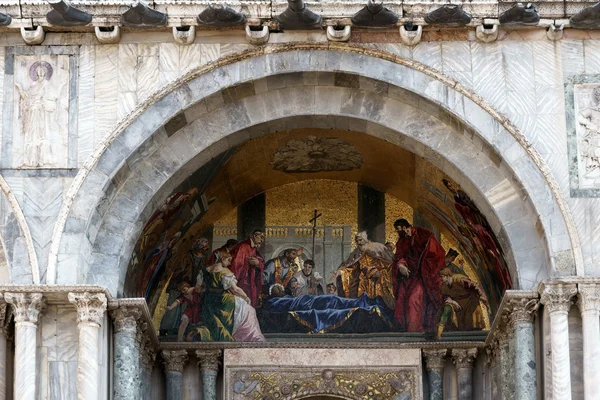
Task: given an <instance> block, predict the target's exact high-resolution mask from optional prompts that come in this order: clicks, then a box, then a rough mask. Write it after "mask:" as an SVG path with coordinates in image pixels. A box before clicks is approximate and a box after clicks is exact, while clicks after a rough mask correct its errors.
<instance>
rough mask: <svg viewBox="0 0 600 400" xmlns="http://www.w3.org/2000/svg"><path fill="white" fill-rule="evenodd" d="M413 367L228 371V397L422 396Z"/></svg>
mask: <svg viewBox="0 0 600 400" xmlns="http://www.w3.org/2000/svg"><path fill="white" fill-rule="evenodd" d="M417 376H418V375H417V373H416V371H415V369H413V368H394V369H390V368H377V369H374V370H369V369H364V368H363V369H356V368H352V369H350V368H298V369H293V368H272V369H264V368H263V369H261V370H254V369H252V370H248V369H247V368H232V369H231V370H229V371H228V372H227V378H226V379H227V382H231V384H230V385H229V386H228V387H227V388H226V389H225V391H226V398H235V399H238V400H251V399H269V400H271V399H281V400H292V399H300V398H307V397H309V396H327V395H331V396H335V397H336V398H337V397H341V398H344V399H349V400H369V399H418V398H421V393H420V390H419V385H418V384H417V383H416V382H417Z"/></svg>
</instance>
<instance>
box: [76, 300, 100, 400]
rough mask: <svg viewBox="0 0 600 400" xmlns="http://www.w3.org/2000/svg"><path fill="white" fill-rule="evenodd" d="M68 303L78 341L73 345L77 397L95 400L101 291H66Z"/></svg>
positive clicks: (98, 379) (98, 356)
mask: <svg viewBox="0 0 600 400" xmlns="http://www.w3.org/2000/svg"><path fill="white" fill-rule="evenodd" d="M68 298H69V302H71V303H73V304H75V308H76V309H77V328H78V330H79V342H78V347H77V398H78V399H79V400H86V399H88V400H98V399H100V394H99V391H98V388H99V386H100V376H99V370H100V366H99V365H100V349H99V346H98V345H99V338H100V326H101V325H102V322H103V321H104V313H105V312H106V304H107V300H106V295H105V294H103V293H88V292H84V293H69V294H68Z"/></svg>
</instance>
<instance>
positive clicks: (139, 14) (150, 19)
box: [121, 0, 167, 28]
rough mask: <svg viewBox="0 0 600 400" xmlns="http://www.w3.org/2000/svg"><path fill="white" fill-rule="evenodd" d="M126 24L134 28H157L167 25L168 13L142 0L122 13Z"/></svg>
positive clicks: (122, 18)
mask: <svg viewBox="0 0 600 400" xmlns="http://www.w3.org/2000/svg"><path fill="white" fill-rule="evenodd" d="M121 20H122V21H123V25H124V26H129V27H133V28H155V27H159V26H166V25H167V14H163V13H161V12H160V11H156V10H153V9H151V8H150V7H148V6H147V5H146V4H145V3H143V2H142V1H139V0H138V1H137V3H134V5H133V6H132V7H131V8H130V9H129V10H127V11H126V12H124V13H123V15H121Z"/></svg>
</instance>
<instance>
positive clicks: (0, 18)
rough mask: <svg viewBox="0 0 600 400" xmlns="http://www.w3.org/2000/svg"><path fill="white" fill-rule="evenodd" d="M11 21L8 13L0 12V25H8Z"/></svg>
mask: <svg viewBox="0 0 600 400" xmlns="http://www.w3.org/2000/svg"><path fill="white" fill-rule="evenodd" d="M11 22H12V17H11V16H10V15H8V14H3V13H0V26H8V25H10V23H11Z"/></svg>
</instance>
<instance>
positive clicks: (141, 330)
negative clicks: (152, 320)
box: [135, 321, 148, 349]
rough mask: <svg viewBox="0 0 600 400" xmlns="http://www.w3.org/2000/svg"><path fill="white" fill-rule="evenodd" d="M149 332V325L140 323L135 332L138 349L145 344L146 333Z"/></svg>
mask: <svg viewBox="0 0 600 400" xmlns="http://www.w3.org/2000/svg"><path fill="white" fill-rule="evenodd" d="M147 330H148V323H147V322H144V321H139V322H138V327H137V330H136V332H135V341H136V343H137V345H138V347H139V348H140V349H141V348H142V345H143V344H144V338H145V337H146V331H147Z"/></svg>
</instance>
